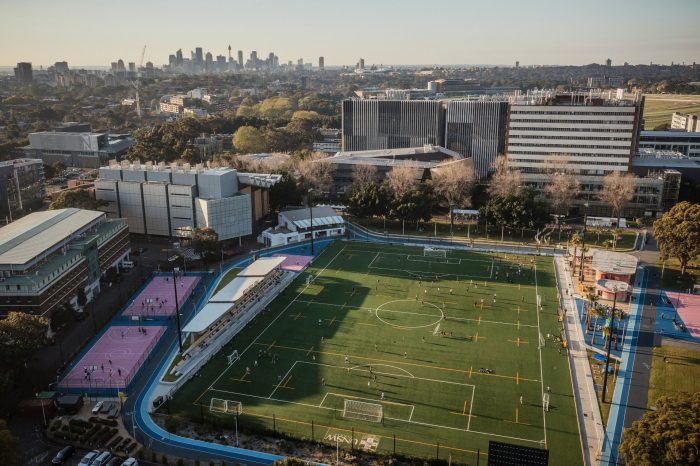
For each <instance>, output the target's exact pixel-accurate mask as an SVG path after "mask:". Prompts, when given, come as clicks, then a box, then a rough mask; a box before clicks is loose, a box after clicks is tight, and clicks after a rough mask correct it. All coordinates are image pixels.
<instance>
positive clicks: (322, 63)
mask: <svg viewBox="0 0 700 466" xmlns="http://www.w3.org/2000/svg"><path fill="white" fill-rule="evenodd" d="M318 69H319V70H321V71H323V70H324V69H326V65H325V59H324V58H323V57H318Z"/></svg>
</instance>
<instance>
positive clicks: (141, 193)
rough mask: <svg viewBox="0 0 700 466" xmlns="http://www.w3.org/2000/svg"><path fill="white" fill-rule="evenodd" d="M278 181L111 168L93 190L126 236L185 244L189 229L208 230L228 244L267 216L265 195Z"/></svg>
mask: <svg viewBox="0 0 700 466" xmlns="http://www.w3.org/2000/svg"><path fill="white" fill-rule="evenodd" d="M278 180H279V176H271V175H262V174H248V173H242V174H239V173H238V172H236V170H233V169H229V168H221V169H219V168H216V169H210V168H205V167H203V166H199V165H198V166H196V167H192V166H190V165H189V164H184V165H182V166H180V165H177V164H172V165H170V166H166V165H165V164H164V163H161V164H158V165H153V164H151V163H146V164H144V165H141V164H132V165H129V164H127V163H122V164H121V165H120V164H116V163H113V164H112V165H110V166H108V167H101V168H100V177H99V178H98V179H97V180H95V190H96V196H97V199H100V200H104V201H106V202H107V203H108V205H107V207H106V208H105V210H106V211H107V212H108V213H109V214H110V216H111V217H123V218H125V219H126V220H127V222H128V223H129V228H130V230H131V232H132V233H140V234H147V235H156V236H171V237H184V238H189V237H191V236H192V232H193V230H194V229H196V228H205V227H209V228H212V229H214V230H215V231H216V232H217V233H218V235H219V239H220V240H228V239H233V238H240V237H242V236H247V235H250V234H251V233H252V232H253V222H255V221H256V220H257V219H259V218H260V217H261V216H263V215H265V214H266V213H267V212H268V211H269V201H268V193H267V190H268V189H269V188H270V187H271V186H272V185H274V184H275V183H276V182H277V181H278ZM243 185H245V186H243Z"/></svg>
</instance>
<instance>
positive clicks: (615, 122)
mask: <svg viewBox="0 0 700 466" xmlns="http://www.w3.org/2000/svg"><path fill="white" fill-rule="evenodd" d="M510 122H511V123H561V124H563V123H567V124H572V125H582V124H592V125H630V126H631V125H632V122H631V121H629V120H566V119H563V118H561V119H559V118H556V119H551V120H540V119H537V118H511V119H510Z"/></svg>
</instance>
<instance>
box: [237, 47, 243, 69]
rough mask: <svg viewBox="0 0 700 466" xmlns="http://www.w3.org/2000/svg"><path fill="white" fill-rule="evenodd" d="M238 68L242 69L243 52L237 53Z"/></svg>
mask: <svg viewBox="0 0 700 466" xmlns="http://www.w3.org/2000/svg"><path fill="white" fill-rule="evenodd" d="M238 66H239V67H240V68H243V50H239V51H238Z"/></svg>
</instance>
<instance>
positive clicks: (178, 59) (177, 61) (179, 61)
mask: <svg viewBox="0 0 700 466" xmlns="http://www.w3.org/2000/svg"><path fill="white" fill-rule="evenodd" d="M183 61H184V60H183V58H182V49H177V52H175V64H176V65H177V66H182V63H183Z"/></svg>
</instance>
